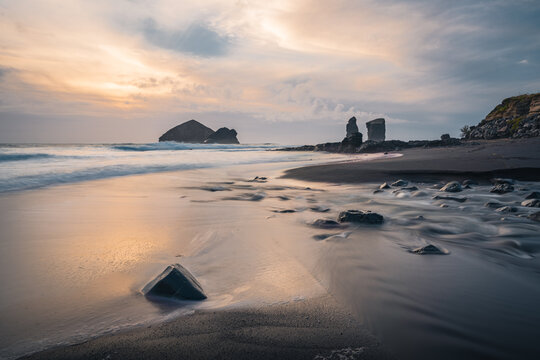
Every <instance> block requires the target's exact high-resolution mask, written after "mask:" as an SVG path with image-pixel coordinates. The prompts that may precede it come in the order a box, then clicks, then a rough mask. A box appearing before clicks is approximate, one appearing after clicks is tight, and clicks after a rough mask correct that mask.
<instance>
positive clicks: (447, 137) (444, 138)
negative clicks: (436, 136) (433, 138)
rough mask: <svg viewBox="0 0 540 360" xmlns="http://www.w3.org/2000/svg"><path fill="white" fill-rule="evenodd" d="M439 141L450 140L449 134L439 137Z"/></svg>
mask: <svg viewBox="0 0 540 360" xmlns="http://www.w3.org/2000/svg"><path fill="white" fill-rule="evenodd" d="M441 140H443V141H444V140H450V134H442V135H441Z"/></svg>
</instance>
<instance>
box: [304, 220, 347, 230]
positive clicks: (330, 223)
mask: <svg viewBox="0 0 540 360" xmlns="http://www.w3.org/2000/svg"><path fill="white" fill-rule="evenodd" d="M311 226H315V227H319V228H323V229H329V228H337V227H341V224H340V223H338V222H337V221H335V220H330V219H317V220H315V221H313V222H312V223H311Z"/></svg>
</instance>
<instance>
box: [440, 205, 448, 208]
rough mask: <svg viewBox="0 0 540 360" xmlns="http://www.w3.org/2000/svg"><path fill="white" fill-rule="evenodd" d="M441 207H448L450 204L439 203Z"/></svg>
mask: <svg viewBox="0 0 540 360" xmlns="http://www.w3.org/2000/svg"><path fill="white" fill-rule="evenodd" d="M439 207H441V208H447V207H448V204H441V205H439Z"/></svg>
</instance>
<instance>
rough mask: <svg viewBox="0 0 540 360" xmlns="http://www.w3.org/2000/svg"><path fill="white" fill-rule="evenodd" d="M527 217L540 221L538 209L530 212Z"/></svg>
mask: <svg viewBox="0 0 540 360" xmlns="http://www.w3.org/2000/svg"><path fill="white" fill-rule="evenodd" d="M528 218H529V219H531V220H532V221H538V222H540V211H538V212H535V213H532V214H530V215H529V216H528Z"/></svg>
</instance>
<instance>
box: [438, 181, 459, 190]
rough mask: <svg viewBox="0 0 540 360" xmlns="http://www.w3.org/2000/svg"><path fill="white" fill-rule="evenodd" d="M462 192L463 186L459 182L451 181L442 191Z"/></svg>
mask: <svg viewBox="0 0 540 360" xmlns="http://www.w3.org/2000/svg"><path fill="white" fill-rule="evenodd" d="M462 190H463V189H462V188H461V184H460V183H458V182H457V181H451V182H449V183H448V184H446V185H444V186H443V187H442V188H441V191H445V192H460V191H462Z"/></svg>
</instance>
